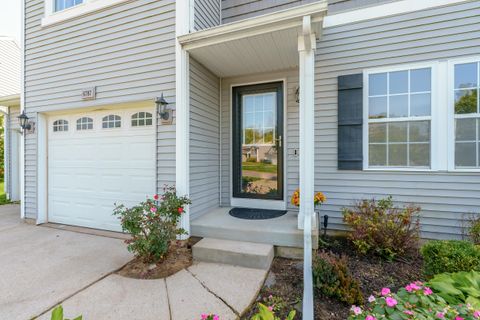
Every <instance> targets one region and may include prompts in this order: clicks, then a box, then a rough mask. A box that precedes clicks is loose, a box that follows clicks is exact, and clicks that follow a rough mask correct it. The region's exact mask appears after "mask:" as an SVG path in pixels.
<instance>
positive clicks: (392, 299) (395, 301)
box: [385, 297, 398, 308]
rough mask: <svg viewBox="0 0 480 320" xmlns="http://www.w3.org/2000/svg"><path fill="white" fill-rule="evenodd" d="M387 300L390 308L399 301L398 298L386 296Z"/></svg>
mask: <svg viewBox="0 0 480 320" xmlns="http://www.w3.org/2000/svg"><path fill="white" fill-rule="evenodd" d="M385 302H386V303H387V306H389V307H390V308H393V307H395V306H396V305H397V303H398V302H397V300H395V299H394V298H392V297H386V298H385Z"/></svg>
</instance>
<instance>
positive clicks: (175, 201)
mask: <svg viewBox="0 0 480 320" xmlns="http://www.w3.org/2000/svg"><path fill="white" fill-rule="evenodd" d="M163 191H164V193H163V195H161V196H160V195H154V196H153V197H152V198H147V199H146V200H145V201H143V202H141V203H140V204H138V205H136V206H134V207H131V208H127V207H125V206H124V205H123V204H122V205H118V206H116V208H115V210H114V212H113V214H114V215H115V216H118V218H119V219H120V222H121V225H122V229H123V231H124V232H128V233H130V234H131V238H130V239H128V240H126V241H125V242H126V243H127V245H128V246H127V249H128V251H130V252H132V253H133V254H134V255H135V256H136V257H138V258H142V259H143V260H144V261H145V262H158V261H160V260H162V259H163V258H164V257H165V256H166V254H167V253H168V250H169V249H170V245H171V243H172V241H174V240H175V239H176V237H177V236H178V235H182V234H186V232H185V230H183V229H181V228H178V222H179V221H180V218H181V216H182V214H183V212H184V207H185V206H186V205H188V204H190V203H191V201H190V199H188V198H187V197H179V196H177V193H176V190H175V188H174V187H169V186H165V187H164V189H163Z"/></svg>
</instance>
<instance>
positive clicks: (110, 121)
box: [102, 114, 122, 129]
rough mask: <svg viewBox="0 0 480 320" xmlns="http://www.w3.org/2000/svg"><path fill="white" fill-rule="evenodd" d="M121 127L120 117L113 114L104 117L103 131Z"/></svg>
mask: <svg viewBox="0 0 480 320" xmlns="http://www.w3.org/2000/svg"><path fill="white" fill-rule="evenodd" d="M121 126H122V118H120V116H117V115H114V114H111V115H108V116H105V117H103V119H102V128H103V129H111V128H120V127H121Z"/></svg>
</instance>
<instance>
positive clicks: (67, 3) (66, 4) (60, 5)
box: [54, 0, 84, 12]
mask: <svg viewBox="0 0 480 320" xmlns="http://www.w3.org/2000/svg"><path fill="white" fill-rule="evenodd" d="M83 1H84V0H55V4H54V11H55V12H58V11H62V10H65V9H68V8H71V7H74V6H76V5H79V4H81V3H83Z"/></svg>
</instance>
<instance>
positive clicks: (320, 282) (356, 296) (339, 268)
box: [313, 251, 363, 304]
mask: <svg viewBox="0 0 480 320" xmlns="http://www.w3.org/2000/svg"><path fill="white" fill-rule="evenodd" d="M313 283H314V285H315V288H316V289H317V290H318V291H320V292H321V293H322V294H324V295H325V296H328V297H334V298H337V299H339V300H340V301H343V302H346V303H348V304H353V303H362V301H363V296H362V292H361V291H360V284H359V282H358V281H357V280H355V279H354V278H353V277H352V275H351V274H350V271H349V270H348V266H347V258H346V257H345V256H341V257H339V256H337V255H335V254H333V253H331V252H325V251H322V252H320V253H319V254H318V255H317V256H316V257H315V259H314V261H313Z"/></svg>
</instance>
